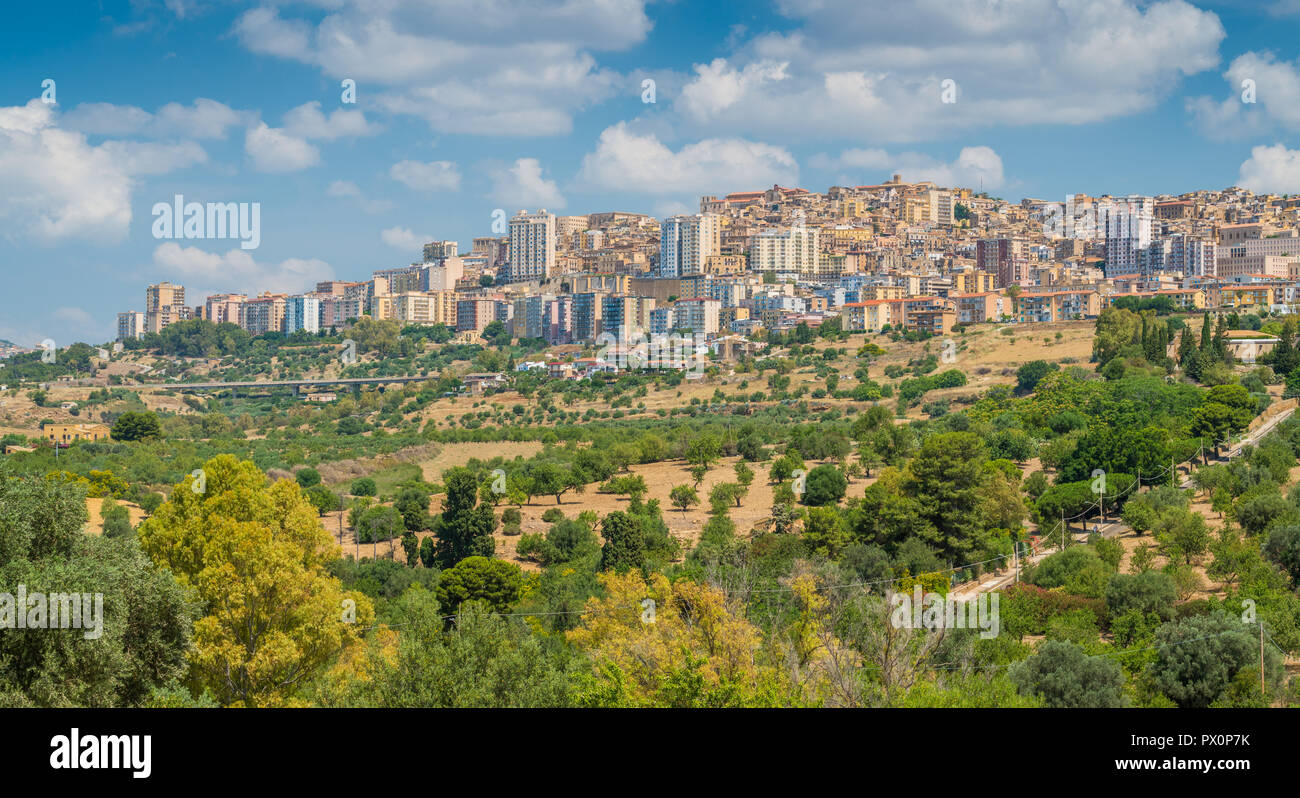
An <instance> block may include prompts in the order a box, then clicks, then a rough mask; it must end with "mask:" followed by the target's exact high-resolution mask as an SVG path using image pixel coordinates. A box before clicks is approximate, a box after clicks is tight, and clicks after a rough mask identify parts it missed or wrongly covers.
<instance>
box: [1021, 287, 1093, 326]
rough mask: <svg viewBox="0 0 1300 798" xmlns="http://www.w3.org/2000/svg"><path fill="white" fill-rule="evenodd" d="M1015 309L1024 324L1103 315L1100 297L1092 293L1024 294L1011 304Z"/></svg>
mask: <svg viewBox="0 0 1300 798" xmlns="http://www.w3.org/2000/svg"><path fill="white" fill-rule="evenodd" d="M1012 308H1013V310H1012V315H1014V316H1015V317H1016V318H1017V319H1019V320H1020V321H1021V322H1023V323H1029V322H1046V321H1070V320H1073V319H1088V318H1095V317H1096V316H1098V315H1100V314H1101V295H1100V294H1098V293H1097V292H1096V291H1094V290H1090V289H1076V290H1070V291H1037V292H1025V293H1022V294H1019V295H1018V296H1016V297H1015V298H1014V299H1013V300H1012Z"/></svg>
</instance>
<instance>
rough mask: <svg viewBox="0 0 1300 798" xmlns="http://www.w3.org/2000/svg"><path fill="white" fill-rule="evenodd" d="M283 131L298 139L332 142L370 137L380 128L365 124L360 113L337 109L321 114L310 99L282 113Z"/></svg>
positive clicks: (363, 117) (363, 115)
mask: <svg viewBox="0 0 1300 798" xmlns="http://www.w3.org/2000/svg"><path fill="white" fill-rule="evenodd" d="M284 129H285V131H286V132H287V133H288V134H289V135H292V136H297V137H299V138H304V139H325V140H327V141H334V140H335V139H340V138H359V137H362V136H373V135H375V134H377V133H379V132H380V130H381V129H382V128H380V126H379V125H374V124H371V123H369V122H367V121H366V117H365V114H363V113H361V112H360V111H354V110H344V109H342V108H339V109H336V110H334V111H331V112H330V114H329V116H326V115H325V114H324V113H322V112H321V109H320V103H319V102H317V101H314V100H313V101H312V102H309V103H304V104H302V105H300V106H298V107H297V108H294V109H292V110H290V111H289V112H288V113H286V114H285V115H284Z"/></svg>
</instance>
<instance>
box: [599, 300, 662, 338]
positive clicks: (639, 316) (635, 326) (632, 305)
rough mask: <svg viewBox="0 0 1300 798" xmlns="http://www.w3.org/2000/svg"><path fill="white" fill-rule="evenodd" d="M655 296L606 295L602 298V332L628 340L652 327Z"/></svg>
mask: <svg viewBox="0 0 1300 798" xmlns="http://www.w3.org/2000/svg"><path fill="white" fill-rule="evenodd" d="M654 308H655V299H654V297H647V296H606V297H604V298H603V299H602V300H601V332H602V333H609V334H610V335H613V336H616V337H617V338H618V339H619V340H627V339H628V338H631V337H632V336H633V335H635V334H637V333H644V332H646V331H647V330H649V329H650V311H652V310H654Z"/></svg>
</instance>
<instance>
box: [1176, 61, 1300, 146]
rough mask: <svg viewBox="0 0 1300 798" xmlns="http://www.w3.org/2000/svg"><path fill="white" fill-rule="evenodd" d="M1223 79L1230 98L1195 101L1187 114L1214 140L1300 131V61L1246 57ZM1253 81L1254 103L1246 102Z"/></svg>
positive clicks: (1233, 64)
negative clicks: (1269, 132)
mask: <svg viewBox="0 0 1300 798" xmlns="http://www.w3.org/2000/svg"><path fill="white" fill-rule="evenodd" d="M1223 79H1224V80H1225V81H1226V82H1227V84H1228V91H1229V94H1228V96H1227V98H1225V99H1224V100H1222V101H1219V102H1215V101H1214V100H1213V99H1212V98H1210V97H1193V98H1191V99H1189V100H1188V101H1187V110H1188V112H1190V113H1191V114H1192V116H1193V118H1194V119H1195V120H1196V122H1197V124H1199V125H1200V127H1201V130H1202V131H1204V133H1205V134H1206V135H1208V136H1210V137H1211V138H1215V139H1228V138H1237V137H1242V136H1252V135H1259V134H1260V133H1262V132H1265V131H1269V130H1284V131H1297V130H1300V60H1298V61H1297V62H1296V63H1288V62H1286V61H1279V60H1278V59H1277V58H1276V57H1275V56H1274V55H1273V54H1272V53H1256V52H1248V53H1242V54H1241V55H1239V56H1237V57H1236V58H1234V59H1233V60H1232V63H1231V64H1230V65H1229V66H1228V69H1227V71H1226V72H1224V73H1223ZM1246 81H1251V82H1253V84H1254V88H1253V94H1254V102H1245V100H1246V99H1247V98H1248V95H1247V91H1248V88H1249V84H1247V83H1246Z"/></svg>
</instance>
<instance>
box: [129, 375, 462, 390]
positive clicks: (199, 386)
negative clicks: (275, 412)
mask: <svg viewBox="0 0 1300 798" xmlns="http://www.w3.org/2000/svg"><path fill="white" fill-rule="evenodd" d="M436 379H438V377H437V375H432V376H430V375H420V376H417V377H336V378H334V379H324V378H322V379H314V380H263V381H245V382H146V383H142V384H139V385H114V386H112V387H114V388H126V389H127V390H130V391H149V390H168V391H224V390H230V391H234V392H236V393H237V392H239V391H241V390H243V391H252V390H258V389H265V388H292V389H293V391H294V393H301V392H302V391H303V390H304V389H311V388H330V387H334V388H338V387H349V386H352V385H404V384H406V383H408V382H426V381H428V380H436Z"/></svg>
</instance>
